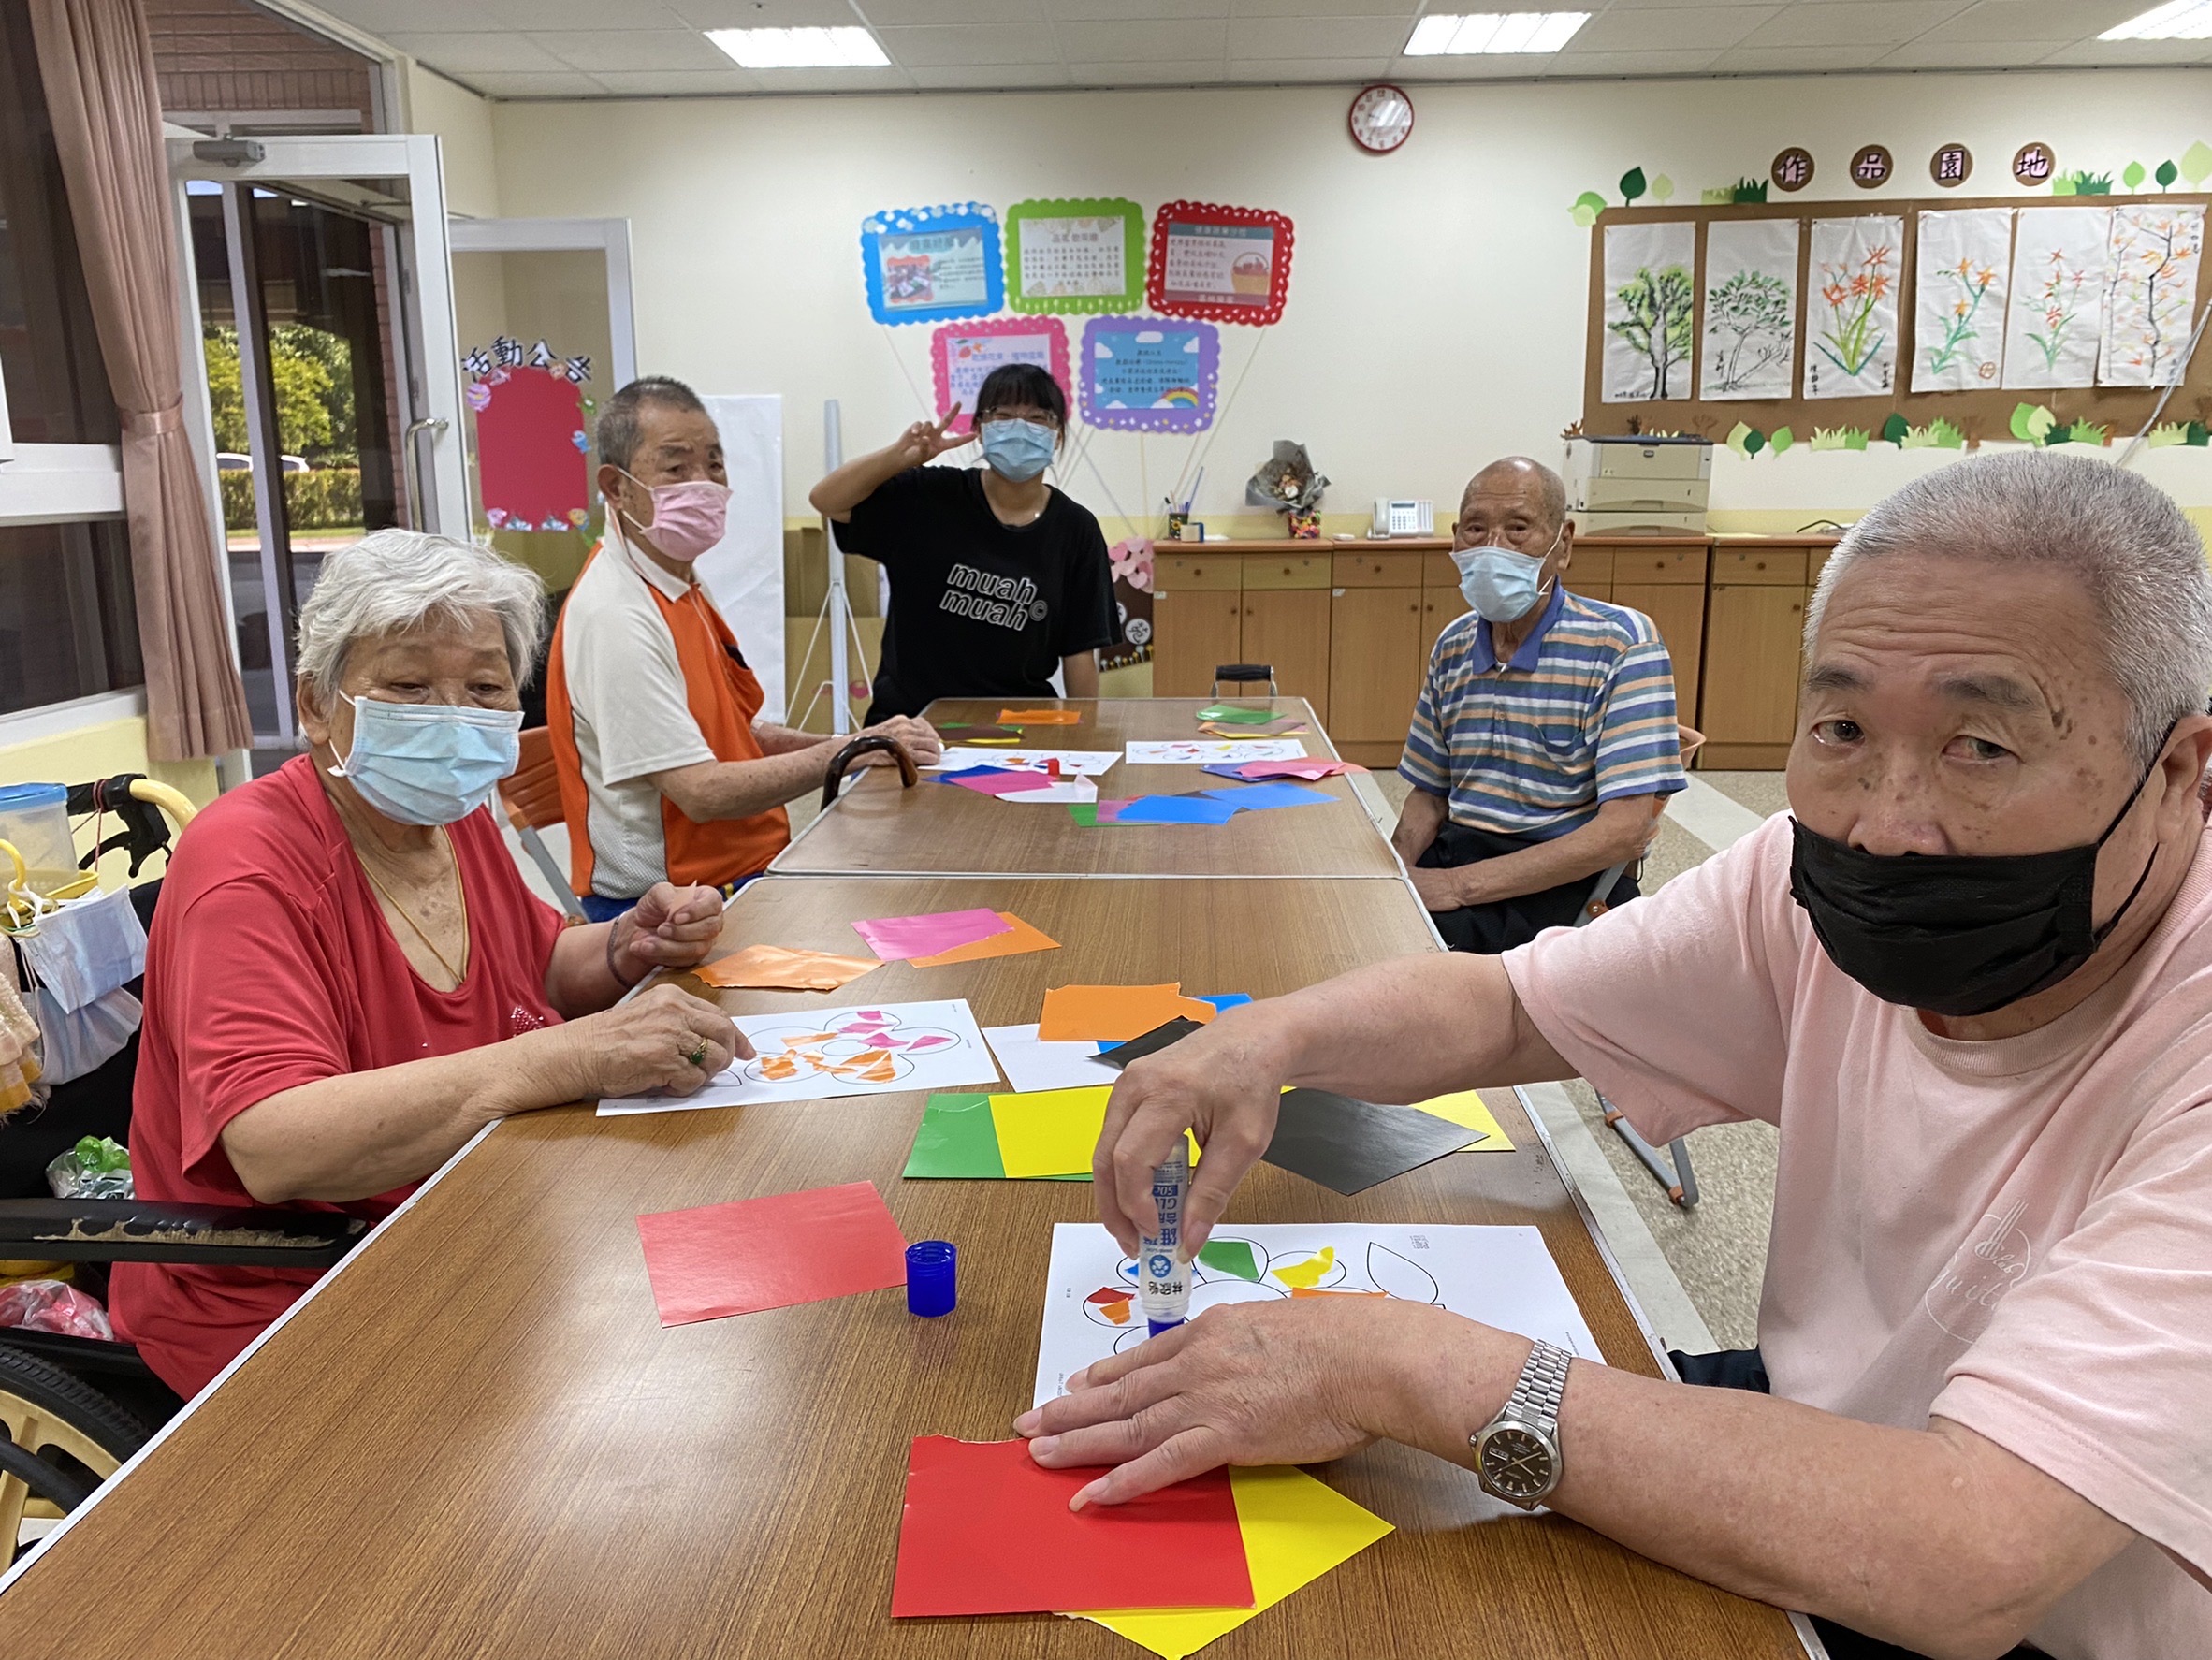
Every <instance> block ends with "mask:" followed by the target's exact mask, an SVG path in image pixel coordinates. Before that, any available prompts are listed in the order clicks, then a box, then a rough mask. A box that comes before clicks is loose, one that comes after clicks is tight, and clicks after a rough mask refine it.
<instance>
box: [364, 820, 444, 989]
mask: <svg viewBox="0 0 2212 1660" xmlns="http://www.w3.org/2000/svg"><path fill="white" fill-rule="evenodd" d="M354 856H355V858H356V859H357V860H358V861H359V864H360V866H361V874H362V875H363V876H365V877H367V878H368V879H369V885H370V886H371V887H373V888H374V889H375V890H376V891H377V892H378V893H380V894H382V895H383V896H385V899H386V903H388V904H389V905H390V906H391V908H392V909H393V910H396V911H398V912H399V913H400V921H402V922H404V923H405V924H406V925H408V926H409V927H411V928H413V929H414V930H415V938H416V939H420V940H421V941H422V942H423V944H424V945H426V946H428V947H429V953H430V954H431V955H432V956H434V957H436V958H437V959H438V966H439V967H440V968H444V970H445V972H446V973H447V974H448V975H450V976H451V977H452V980H453V985H454V989H455V990H456V991H458V990H459V989H460V983H461V971H460V970H459V969H458V968H455V967H454V966H453V960H452V959H451V958H450V957H448V956H447V955H446V954H444V952H442V951H440V950H439V949H438V942H437V941H436V940H435V939H431V938H430V934H429V929H428V928H426V927H424V926H423V925H422V924H420V923H418V922H416V921H415V913H414V912H413V911H411V910H408V909H407V907H406V906H404V905H402V904H400V897H399V896H398V895H397V894H395V893H393V892H392V890H391V889H389V888H387V887H386V886H385V885H384V883H383V882H381V881H377V879H376V872H375V871H373V870H371V869H370V868H369V861H368V860H366V859H363V858H361V857H360V852H359V850H358V849H357V850H355V854H354ZM445 856H446V857H447V858H448V859H450V860H452V861H453V888H454V895H455V897H457V898H458V900H459V901H460V913H461V955H462V958H463V960H464V961H465V960H466V959H467V955H468V950H469V891H468V889H466V888H464V887H462V886H461V879H460V854H459V853H458V852H456V851H455V849H454V845H453V834H452V832H451V831H447V832H446V833H445Z"/></svg>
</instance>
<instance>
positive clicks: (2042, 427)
mask: <svg viewBox="0 0 2212 1660" xmlns="http://www.w3.org/2000/svg"><path fill="white" fill-rule="evenodd" d="M2058 419H2059V417H2058V416H2056V415H2053V414H2051V412H2050V411H2049V410H2047V409H2045V407H2044V406H2043V405H2042V404H2040V403H2016V404H2015V405H2013V418H2012V423H2011V425H2012V434H2013V436H2014V437H2015V438H2016V439H2018V440H2019V441H2020V442H2021V443H2022V444H2041V443H2043V442H2044V440H2045V438H2046V437H2048V436H2049V434H2050V430H2051V429H2052V428H2053V427H2054V426H2056V425H2057V424H2058Z"/></svg>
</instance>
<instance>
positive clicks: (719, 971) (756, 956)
mask: <svg viewBox="0 0 2212 1660" xmlns="http://www.w3.org/2000/svg"><path fill="white" fill-rule="evenodd" d="M882 966H883V965H882V964H880V963H879V962H878V961H876V959H875V958H874V957H846V956H839V955H837V954H836V953H835V952H828V951H799V950H795V949H793V947H791V946H788V945H749V946H747V947H746V948H745V949H744V950H743V951H740V952H737V953H736V954H734V955H731V956H726V957H721V958H718V959H717V960H716V961H714V962H711V963H708V964H706V966H704V967H703V968H697V969H695V970H693V972H695V973H696V974H697V975H698V976H699V978H700V979H702V980H704V981H706V983H707V984H709V985H719V986H721V987H723V988H724V989H725V990H733V991H734V990H739V989H743V990H749V991H836V990H837V988H838V987H839V986H841V985H849V984H851V983H852V982H853V981H855V980H858V979H859V978H860V977H861V976H862V975H863V974H866V972H867V971H868V970H869V969H871V968H881V967H882Z"/></svg>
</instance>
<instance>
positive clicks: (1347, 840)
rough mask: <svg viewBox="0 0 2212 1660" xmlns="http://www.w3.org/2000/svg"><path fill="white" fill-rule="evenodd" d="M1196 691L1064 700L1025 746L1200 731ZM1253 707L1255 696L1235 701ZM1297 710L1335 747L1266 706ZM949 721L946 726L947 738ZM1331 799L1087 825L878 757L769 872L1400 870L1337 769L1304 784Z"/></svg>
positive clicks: (966, 705) (977, 704)
mask: <svg viewBox="0 0 2212 1660" xmlns="http://www.w3.org/2000/svg"><path fill="white" fill-rule="evenodd" d="M1208 701H1209V700H1207V699H1204V698H1188V697H1182V698H1099V699H1086V700H1083V701H1080V702H1067V703H1063V704H1061V705H1059V706H1060V707H1062V708H1070V709H1075V710H1078V711H1080V712H1081V713H1082V715H1083V723H1082V724H1081V725H1079V726H1040V727H1032V728H1030V729H1029V730H1028V731H1027V732H1026V733H1025V734H1024V738H1025V740H1026V742H1025V746H1024V747H1026V748H1030V749H1041V750H1120V749H1121V748H1122V747H1123V746H1124V745H1125V744H1127V743H1128V741H1129V740H1130V739H1132V738H1139V739H1151V738H1204V737H1206V736H1208V734H1205V733H1202V732H1201V731H1200V730H1199V729H1198V721H1196V720H1195V719H1194V718H1193V717H1194V716H1195V715H1196V713H1197V711H1199V710H1200V709H1202V708H1204V707H1206V706H1207V703H1208ZM1237 701H1239V702H1243V703H1248V704H1250V705H1251V706H1255V707H1257V706H1259V705H1260V704H1261V703H1265V702H1267V701H1268V700H1266V699H1239V700H1237ZM1272 706H1273V708H1275V709H1276V710H1278V711H1280V712H1282V713H1285V714H1297V715H1300V716H1302V717H1303V718H1304V719H1305V721H1307V723H1308V725H1309V727H1310V728H1311V730H1309V731H1307V732H1305V733H1302V734H1301V735H1299V742H1301V743H1302V744H1303V745H1304V746H1305V749H1306V753H1307V754H1309V755H1315V756H1320V757H1333V756H1334V755H1335V753H1336V751H1335V750H1332V748H1331V747H1330V743H1329V735H1328V734H1327V733H1325V732H1323V731H1322V730H1321V723H1320V722H1319V721H1316V720H1315V719H1314V718H1313V712H1312V710H1311V709H1310V708H1308V707H1307V706H1306V703H1305V700H1304V699H1302V698H1296V697H1284V698H1276V699H1274V700H1273V704H1272ZM1002 707H1004V705H1002V704H1000V703H998V702H997V701H996V700H992V701H982V700H977V699H960V700H953V699H940V700H939V702H937V703H934V704H932V705H931V706H929V708H928V710H927V711H926V714H927V716H928V718H929V719H930V720H932V721H968V722H971V723H977V724H982V723H988V722H990V721H993V720H995V719H996V718H997V714H998V711H999V709H1000V708H1002ZM959 736H960V734H959V733H958V732H956V731H955V732H949V733H947V734H945V738H946V741H947V742H948V743H953V742H956V741H957V740H958V739H959ZM1230 783H1231V780H1230V779H1224V778H1219V777H1216V776H1215V775H1214V774H1212V773H1209V772H1206V771H1203V770H1202V769H1201V768H1199V767H1196V766H1130V765H1128V764H1126V763H1119V762H1117V763H1116V764H1114V766H1113V770H1112V771H1110V772H1108V773H1107V774H1106V775H1105V776H1104V777H1102V778H1101V779H1099V794H1100V795H1103V796H1108V797H1113V796H1128V795H1175V794H1183V793H1184V792H1186V791H1190V790H1203V789H1214V788H1223V787H1228V786H1229V785H1230ZM1315 788H1317V789H1320V790H1325V791H1326V792H1328V793H1329V794H1332V795H1334V796H1337V797H1339V798H1341V800H1342V801H1343V803H1344V805H1343V806H1341V807H1300V808H1283V809H1281V810H1278V811H1272V812H1257V813H1239V814H1238V815H1237V816H1236V817H1235V818H1233V819H1231V820H1230V822H1229V823H1226V824H1220V825H1201V824H1143V825H1135V824H1132V825H1129V826H1127V827H1126V828H1125V827H1121V826H1114V825H1108V826H1103V827H1100V828H1097V829H1087V830H1086V829H1084V827H1083V826H1082V825H1080V824H1078V823H1076V822H1075V821H1074V819H1072V818H1071V817H1070V816H1069V814H1068V812H1067V810H1066V809H1065V808H1057V807H1018V806H1013V805H1011V804H1010V803H1007V802H1004V801H997V800H994V799H992V798H991V797H990V796H988V795H980V794H976V793H975V792H974V791H972V790H963V789H960V788H958V787H957V786H956V785H950V784H936V783H932V782H930V781H929V780H928V779H927V778H926V777H924V779H923V781H922V782H921V783H920V784H917V785H916V786H915V787H914V788H913V789H911V790H902V789H901V788H900V787H899V782H898V777H897V775H896V774H895V772H893V771H892V769H891V768H889V767H874V768H871V769H869V771H868V772H867V773H866V775H865V776H863V777H862V778H860V779H858V781H857V782H855V783H854V784H852V785H851V787H850V788H849V789H848V790H847V791H846V793H845V794H844V795H843V796H842V797H841V798H840V799H839V800H838V801H837V804H836V805H835V806H834V807H832V808H830V809H829V810H828V811H827V812H825V813H823V814H822V816H821V817H820V818H818V819H816V820H815V821H814V822H813V823H810V824H808V826H807V827H806V828H805V829H804V830H802V831H801V832H800V833H799V835H798V836H797V837H794V838H793V841H792V844H791V846H789V847H788V848H786V849H784V851H783V852H781V853H780V854H779V855H778V856H777V859H776V862H775V863H774V864H772V865H770V866H768V868H769V869H770V870H771V871H772V872H774V873H775V874H777V875H779V876H803V875H823V874H847V873H857V872H862V871H867V872H874V873H877V874H888V875H902V876H906V875H937V874H940V873H942V874H954V873H987V874H991V875H1007V876H1177V877H1181V876H1360V877H1383V878H1390V879H1392V880H1402V878H1401V875H1400V870H1399V866H1398V860H1397V857H1396V855H1395V854H1393V853H1392V852H1390V844H1389V843H1388V842H1387V841H1385V840H1384V839H1383V837H1382V836H1381V834H1380V833H1379V832H1378V831H1377V830H1376V829H1375V825H1374V823H1372V822H1371V821H1370V820H1369V819H1368V817H1367V813H1366V810H1365V808H1361V806H1360V803H1359V799H1358V797H1357V796H1355V795H1354V794H1353V793H1352V787H1351V783H1350V780H1349V779H1345V778H1341V777H1339V778H1332V779H1322V780H1320V782H1319V783H1318V784H1317V785H1316V786H1315Z"/></svg>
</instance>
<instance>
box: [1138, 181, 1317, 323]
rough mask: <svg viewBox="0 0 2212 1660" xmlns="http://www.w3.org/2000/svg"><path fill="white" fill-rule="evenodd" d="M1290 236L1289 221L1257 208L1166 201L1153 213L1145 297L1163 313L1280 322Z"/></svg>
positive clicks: (1287, 286) (1292, 237)
mask: <svg viewBox="0 0 2212 1660" xmlns="http://www.w3.org/2000/svg"><path fill="white" fill-rule="evenodd" d="M1294 240H1296V232H1295V230H1294V229H1293V227H1292V226H1291V224H1290V221H1289V220H1288V219H1287V218H1285V217H1284V216H1283V215H1282V214H1280V213H1275V212H1270V211H1267V210H1265V209H1262V208H1225V207H1221V206H1218V205H1217V204H1215V203H1213V202H1182V201H1177V202H1168V203H1166V204H1164V205H1163V206H1162V207H1161V208H1160V210H1159V211H1158V212H1157V213H1156V214H1154V215H1153V220H1152V255H1151V261H1150V264H1149V267H1148V271H1147V276H1146V281H1145V289H1144V293H1145V298H1146V299H1147V300H1149V301H1150V302H1151V305H1152V309H1153V310H1154V311H1156V312H1158V313H1161V314H1162V315H1163V316H1169V317H1204V318H1209V319H1211V320H1212V321H1214V322H1216V323H1243V324H1247V325H1250V326H1253V327H1265V326H1266V325H1268V324H1271V323H1280V322H1281V321H1282V320H1283V303H1284V301H1285V300H1286V299H1288V296H1289V292H1290V249H1291V244H1292V242H1293V241H1294Z"/></svg>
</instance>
